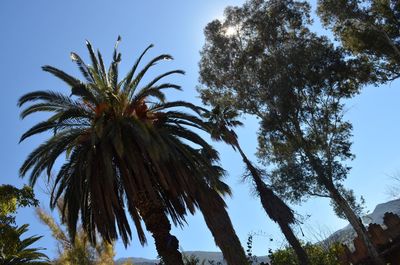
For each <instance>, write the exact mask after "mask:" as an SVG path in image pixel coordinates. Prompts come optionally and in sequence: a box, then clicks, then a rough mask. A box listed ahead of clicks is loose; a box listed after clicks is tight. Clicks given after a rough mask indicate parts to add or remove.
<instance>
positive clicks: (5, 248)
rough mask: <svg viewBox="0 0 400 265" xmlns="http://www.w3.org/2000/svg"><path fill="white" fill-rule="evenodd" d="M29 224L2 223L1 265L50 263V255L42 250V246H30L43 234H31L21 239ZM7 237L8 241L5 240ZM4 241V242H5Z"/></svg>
mask: <svg viewBox="0 0 400 265" xmlns="http://www.w3.org/2000/svg"><path fill="white" fill-rule="evenodd" d="M28 227H29V225H28V224H24V225H22V226H20V227H13V226H10V225H7V224H0V236H1V237H2V240H0V265H25V264H26V265H49V264H50V263H49V262H48V257H47V256H46V255H45V254H43V253H42V252H40V251H41V250H42V249H40V248H29V247H30V246H31V245H32V244H34V243H35V242H36V241H38V240H39V239H40V238H42V237H41V236H31V237H27V238H25V239H21V236H22V235H23V234H24V233H25V232H27V231H28ZM4 239H7V242H3V240H4ZM3 243H4V244H3Z"/></svg>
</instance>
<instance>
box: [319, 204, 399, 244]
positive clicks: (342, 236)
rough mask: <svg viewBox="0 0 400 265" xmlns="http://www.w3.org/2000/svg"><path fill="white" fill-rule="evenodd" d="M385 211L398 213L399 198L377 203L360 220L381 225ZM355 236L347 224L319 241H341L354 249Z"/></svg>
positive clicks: (324, 242)
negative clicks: (370, 211)
mask: <svg viewBox="0 0 400 265" xmlns="http://www.w3.org/2000/svg"><path fill="white" fill-rule="evenodd" d="M386 212H392V213H394V214H397V215H400V199H397V200H392V201H388V202H385V203H381V204H378V205H377V206H376V207H375V209H374V211H373V212H372V213H370V214H368V215H366V216H364V217H362V221H363V223H364V224H365V225H366V226H367V225H369V224H371V223H375V224H379V225H382V224H383V216H384V214H385V213H386ZM384 228H385V227H384ZM355 237H356V232H355V231H354V229H353V228H352V227H351V226H350V224H349V225H347V226H346V227H344V228H342V229H340V230H338V231H336V232H334V233H333V234H332V235H330V236H329V237H328V238H327V239H325V240H323V241H322V242H321V243H323V244H330V243H333V242H342V243H344V244H346V245H348V246H349V248H350V249H351V250H354V249H353V248H354V246H353V239H354V238H355Z"/></svg>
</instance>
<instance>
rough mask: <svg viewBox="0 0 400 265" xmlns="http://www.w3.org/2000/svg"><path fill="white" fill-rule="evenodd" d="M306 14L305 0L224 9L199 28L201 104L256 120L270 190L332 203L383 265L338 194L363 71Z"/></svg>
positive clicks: (297, 198)
mask: <svg viewBox="0 0 400 265" xmlns="http://www.w3.org/2000/svg"><path fill="white" fill-rule="evenodd" d="M309 11H310V6H309V5H308V4H307V3H306V2H303V1H294V0H271V1H262V0H251V1H247V2H246V3H245V4H244V5H243V6H242V7H230V8H227V9H226V10H225V19H224V21H222V22H221V21H219V20H215V21H213V22H211V23H209V24H208V25H207V26H206V29H205V36H206V44H205V45H204V47H203V50H202V52H201V55H202V58H201V61H200V76H201V78H200V81H201V83H202V84H203V85H204V86H205V87H203V88H200V89H199V91H200V93H201V96H202V99H203V101H204V102H205V103H206V104H211V105H217V104H221V105H233V106H235V107H236V108H237V109H238V110H240V111H242V112H245V113H248V114H252V115H255V116H256V117H258V118H259V120H260V130H259V132H258V141H259V150H258V156H259V158H260V159H261V160H262V161H263V162H264V164H265V165H266V166H268V167H269V168H270V169H271V173H270V180H271V182H272V185H273V187H274V188H275V190H276V191H277V192H278V193H279V194H281V195H283V196H284V197H285V198H287V199H289V200H291V201H293V202H300V201H301V200H303V199H305V198H308V197H310V196H323V197H328V198H330V199H331V200H333V201H334V202H335V204H336V205H337V206H338V207H339V208H340V209H341V211H342V212H343V213H344V214H345V215H346V218H347V219H348V220H349V222H350V223H351V224H352V226H353V227H354V229H355V230H356V231H357V234H358V235H359V236H360V237H361V238H362V240H363V241H364V243H365V244H366V246H367V248H368V251H369V254H370V255H371V257H374V260H375V262H376V264H383V262H382V260H380V258H379V257H378V252H377V250H376V248H375V247H374V246H373V244H372V241H371V239H370V238H369V237H368V235H367V233H366V232H365V228H364V227H363V224H362V223H361V222H360V221H359V218H358V216H357V215H356V214H355V212H354V209H352V206H354V205H351V204H349V202H348V201H347V200H346V198H345V196H344V194H342V192H341V190H342V189H341V187H342V185H343V184H342V182H343V180H344V179H346V177H347V176H348V173H349V171H350V167H349V166H347V163H348V161H350V160H352V159H353V158H354V155H353V154H352V152H351V136H352V134H351V131H352V125H351V123H350V122H348V121H346V120H345V119H344V113H345V105H344V102H345V101H346V100H347V99H349V98H352V97H353V96H355V95H356V94H357V93H358V92H359V91H360V89H361V87H362V86H363V85H364V84H366V83H367V82H370V81H371V79H370V77H369V74H370V71H369V68H368V66H366V65H365V64H364V63H363V62H362V61H360V60H359V59H357V58H351V57H349V56H348V54H347V53H346V51H345V50H344V49H343V48H341V47H336V46H335V45H333V43H332V42H331V41H330V40H329V39H328V38H327V37H324V36H318V35H317V34H315V33H313V32H311V31H310V29H309V26H310V24H311V20H310V14H309ZM231 28H234V29H235V30H236V32H235V33H234V34H228V29H231ZM229 32H231V30H229Z"/></svg>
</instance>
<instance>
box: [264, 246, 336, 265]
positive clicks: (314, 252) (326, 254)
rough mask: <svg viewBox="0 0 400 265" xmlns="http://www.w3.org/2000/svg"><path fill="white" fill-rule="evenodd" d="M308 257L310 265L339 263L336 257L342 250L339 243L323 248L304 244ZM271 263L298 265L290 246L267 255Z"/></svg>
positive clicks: (273, 264)
mask: <svg viewBox="0 0 400 265" xmlns="http://www.w3.org/2000/svg"><path fill="white" fill-rule="evenodd" d="M304 248H305V250H306V252H307V255H308V257H309V259H310V265H340V262H339V260H338V257H339V256H340V254H341V253H342V252H343V251H344V249H343V247H342V246H341V245H340V244H333V245H331V246H330V247H329V248H325V247H323V246H321V245H317V244H314V245H312V244H309V243H308V244H306V245H305V246H304ZM269 258H270V259H271V262H270V264H271V265H298V264H299V263H298V261H297V257H296V255H295V253H294V251H293V249H292V248H286V249H280V250H277V251H275V252H274V253H272V254H270V255H269Z"/></svg>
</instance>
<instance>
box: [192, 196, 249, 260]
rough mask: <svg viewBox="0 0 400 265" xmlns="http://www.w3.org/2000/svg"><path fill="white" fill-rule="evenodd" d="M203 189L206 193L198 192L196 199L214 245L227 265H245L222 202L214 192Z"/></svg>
mask: <svg viewBox="0 0 400 265" xmlns="http://www.w3.org/2000/svg"><path fill="white" fill-rule="evenodd" d="M205 189H207V190H206V191H207V192H199V194H198V198H197V199H198V203H199V208H200V211H201V212H202V213H203V216H204V220H205V222H206V224H207V226H208V228H209V229H210V231H211V234H212V235H213V237H214V240H215V243H216V244H217V246H218V247H219V248H220V249H221V251H222V254H223V255H224V259H225V260H226V262H227V264H228V265H245V264H247V258H246V254H245V252H244V249H243V247H242V245H241V244H240V240H239V238H238V237H237V235H236V233H235V230H234V229H233V226H232V223H231V220H230V218H229V215H228V213H227V212H226V209H225V203H224V201H223V200H222V198H221V197H220V195H219V194H218V193H217V192H216V191H215V190H212V189H209V188H205Z"/></svg>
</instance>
